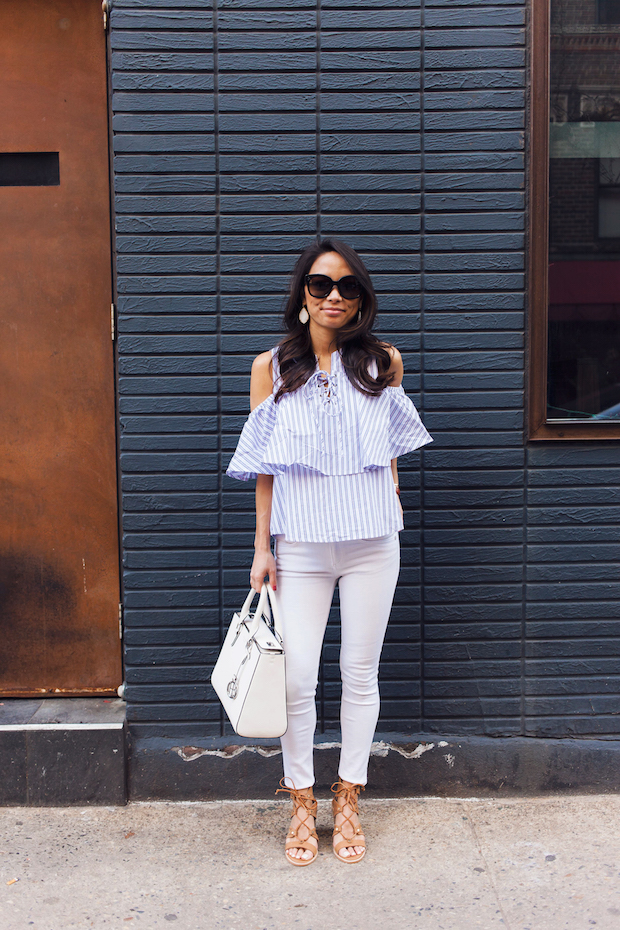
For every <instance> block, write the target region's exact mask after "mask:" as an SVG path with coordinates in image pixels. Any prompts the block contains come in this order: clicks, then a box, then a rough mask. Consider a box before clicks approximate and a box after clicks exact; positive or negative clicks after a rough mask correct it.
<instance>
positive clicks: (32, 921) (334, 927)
mask: <svg viewBox="0 0 620 930" xmlns="http://www.w3.org/2000/svg"><path fill="white" fill-rule="evenodd" d="M361 806H362V814H363V823H364V826H365V828H366V835H367V838H368V842H369V851H368V854H367V856H366V859H365V860H364V861H363V862H362V863H360V864H359V865H355V866H353V865H351V866H347V865H344V864H340V863H339V862H337V861H336V860H335V859H334V858H333V856H332V855H331V847H330V824H329V806H328V802H327V801H323V802H322V803H320V805H319V837H320V843H321V855H320V856H319V859H318V860H317V861H316V862H315V863H314V864H313V865H311V866H309V867H307V868H302V869H299V868H298V869H295V868H293V867H291V866H289V865H287V863H286V861H285V859H284V856H283V852H282V848H283V835H284V832H285V829H286V826H287V820H286V814H287V812H288V810H289V804H288V802H280V801H273V800H268V801H265V802H257V801H253V802H247V803H245V802H238V801H237V802H235V801H216V802H209V803H183V804H173V803H162V802H159V803H139V804H130V805H129V806H128V807H125V808H88V809H83V808H37V809H33V808H2V809H0V873H1V878H0V928H1V930H30V928H33V930H69V928H79V930H88V928H92V927H94V928H96V930H99V928H112V930H116V928H119V930H120V928H131V927H136V928H139V927H142V928H143V930H150V928H164V927H174V928H175V930H201V928H208V930H211V928H222V930H237V928H243V930H272V928H274V930H275V928H278V930H279V928H286V930H289V928H291V930H374V928H379V927H386V928H390V930H412V928H421V930H444V928H445V930H469V928H482V930H494V928H508V930H589V928H590V927H597V928H598V930H618V928H620V875H619V870H620V797H619V796H613V795H611V796H610V795H607V796H601V795H599V796H594V797H578V798H576V797H558V798H550V799H549V798H544V799H542V798H535V799H525V800H523V799H518V800H516V799H515V800H505V799H504V800H501V801H493V800H462V799H450V800H444V799H437V798H431V799H429V798H423V799H413V800H402V799H399V800H394V801H389V800H372V798H370V797H368V798H366V799H364V800H362V804H361Z"/></svg>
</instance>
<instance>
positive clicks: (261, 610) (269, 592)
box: [239, 584, 282, 638]
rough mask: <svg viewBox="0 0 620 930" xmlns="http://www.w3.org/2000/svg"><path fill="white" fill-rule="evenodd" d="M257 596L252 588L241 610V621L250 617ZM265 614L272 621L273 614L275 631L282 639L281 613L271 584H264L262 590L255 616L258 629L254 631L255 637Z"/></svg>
mask: <svg viewBox="0 0 620 930" xmlns="http://www.w3.org/2000/svg"><path fill="white" fill-rule="evenodd" d="M255 594H256V591H255V590H254V588H250V593H249V594H248V596H247V597H246V599H245V601H244V602H243V607H242V608H241V612H240V614H239V618H240V619H241V620H245V618H246V617H247V616H248V615H249V613H250V607H251V606H252V601H253V600H254V596H255ZM263 614H266V616H267V618H268V619H271V614H273V626H274V629H275V631H276V633H278V634H279V636H280V638H282V623H281V621H280V612H279V610H278V604H277V601H276V596H275V594H274V590H273V588H272V587H271V585H270V584H264V585H263V586H262V588H261V592H260V597H259V599H258V604H257V606H256V612H255V614H254V620H255V626H256V629H254V630H252V634H251V635H253V634H254V633H255V632H256V630H257V629H258V621H259V619H260V618H261V617H262V615H263Z"/></svg>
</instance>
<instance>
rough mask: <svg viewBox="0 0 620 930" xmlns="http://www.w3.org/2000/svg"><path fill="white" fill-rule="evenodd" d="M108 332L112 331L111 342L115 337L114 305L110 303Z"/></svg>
mask: <svg viewBox="0 0 620 930" xmlns="http://www.w3.org/2000/svg"><path fill="white" fill-rule="evenodd" d="M110 332H111V333H112V342H114V340H115V339H116V307H115V306H114V304H110Z"/></svg>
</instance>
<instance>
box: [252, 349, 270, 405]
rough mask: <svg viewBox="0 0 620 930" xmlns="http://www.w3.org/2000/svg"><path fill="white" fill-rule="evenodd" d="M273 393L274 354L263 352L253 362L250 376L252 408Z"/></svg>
mask: <svg viewBox="0 0 620 930" xmlns="http://www.w3.org/2000/svg"><path fill="white" fill-rule="evenodd" d="M272 393H273V355H272V352H271V350H270V351H268V352H261V354H260V355H257V356H256V358H255V359H254V361H253V362H252V374H251V377H250V409H251V410H254V408H255V407H258V405H259V404H262V402H263V401H264V400H266V399H267V398H268V397H269V395H270V394H272Z"/></svg>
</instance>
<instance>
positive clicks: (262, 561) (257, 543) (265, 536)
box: [250, 352, 276, 591]
mask: <svg viewBox="0 0 620 930" xmlns="http://www.w3.org/2000/svg"><path fill="white" fill-rule="evenodd" d="M272 391H273V374H272V364H271V352H263V353H262V354H261V355H258V356H257V357H256V358H255V359H254V362H253V364H252V376H251V378H250V409H251V410H254V408H255V407H258V405H259V404H262V402H263V401H264V400H266V399H267V398H268V397H269V395H270V394H271V392H272ZM272 496H273V475H258V477H257V479H256V533H255V536H254V560H253V562H252V568H251V569H250V584H251V586H252V587H253V588H254V590H255V591H260V590H261V588H262V586H263V582H264V580H265V575H269V584H270V585H271V587H272V588H273V589H274V591H275V590H276V560H275V559H274V557H273V553H272V552H271V535H270V533H269V523H270V521H271V500H272Z"/></svg>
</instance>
